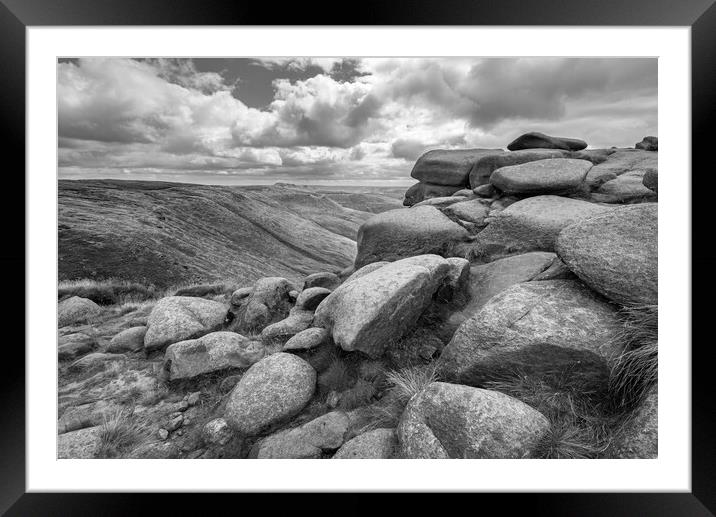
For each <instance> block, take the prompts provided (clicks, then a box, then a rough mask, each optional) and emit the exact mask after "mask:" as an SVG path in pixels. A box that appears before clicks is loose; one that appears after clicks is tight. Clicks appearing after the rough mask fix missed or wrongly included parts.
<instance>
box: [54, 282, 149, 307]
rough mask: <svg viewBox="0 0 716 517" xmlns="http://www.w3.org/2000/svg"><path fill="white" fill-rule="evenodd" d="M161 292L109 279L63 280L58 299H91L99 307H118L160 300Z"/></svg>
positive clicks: (58, 289)
mask: <svg viewBox="0 0 716 517" xmlns="http://www.w3.org/2000/svg"><path fill="white" fill-rule="evenodd" d="M161 295H162V292H161V290H159V289H157V288H156V287H155V286H153V285H143V284H140V283H137V282H130V281H128V280H121V279H116V278H109V279H106V280H92V279H81V280H61V281H60V283H59V285H58V287H57V298H58V299H59V300H62V299H64V298H68V297H70V296H80V297H82V298H89V299H90V300H92V301H93V302H95V303H96V304H98V305H116V304H121V303H125V302H141V301H145V300H152V299H156V298H159V297H160V296H161Z"/></svg>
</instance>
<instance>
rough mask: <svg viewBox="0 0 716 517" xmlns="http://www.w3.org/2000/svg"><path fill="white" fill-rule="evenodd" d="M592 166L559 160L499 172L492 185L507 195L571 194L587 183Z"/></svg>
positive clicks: (586, 163)
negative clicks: (585, 181)
mask: <svg viewBox="0 0 716 517" xmlns="http://www.w3.org/2000/svg"><path fill="white" fill-rule="evenodd" d="M591 168H592V162H589V161H587V160H573V159H570V158H557V159H547V160H538V161H536V162H527V163H523V164H521V165H512V166H509V167H502V168H500V169H497V170H496V171H495V172H493V173H492V176H490V183H492V185H494V186H495V187H496V188H497V189H499V190H500V191H502V192H504V193H506V194H519V195H537V194H571V193H573V192H576V191H577V190H579V188H580V187H581V186H582V184H583V183H584V178H585V177H586V176H587V173H588V172H589V169H591Z"/></svg>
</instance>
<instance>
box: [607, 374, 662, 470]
mask: <svg viewBox="0 0 716 517" xmlns="http://www.w3.org/2000/svg"><path fill="white" fill-rule="evenodd" d="M658 430H659V397H658V393H657V388H656V386H655V387H654V388H653V389H652V390H651V392H650V393H649V395H648V396H647V397H646V399H645V400H644V402H643V403H642V404H641V405H640V406H639V407H638V408H637V409H636V410H635V411H634V414H633V415H631V417H630V418H629V420H627V422H626V424H625V425H624V426H623V427H622V428H621V429H620V430H619V431H618V432H617V433H616V435H615V437H614V440H613V441H612V443H611V444H610V447H609V450H608V451H607V454H606V456H607V457H609V458H627V459H634V458H656V457H657V456H658V453H659V440H658V437H659V436H658V435H659V433H658Z"/></svg>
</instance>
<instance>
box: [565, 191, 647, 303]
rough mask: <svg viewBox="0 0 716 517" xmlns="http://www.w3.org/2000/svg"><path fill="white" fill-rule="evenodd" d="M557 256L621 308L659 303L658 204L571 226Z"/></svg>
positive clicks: (625, 209)
mask: <svg viewBox="0 0 716 517" xmlns="http://www.w3.org/2000/svg"><path fill="white" fill-rule="evenodd" d="M556 248H557V254H558V255H559V256H560V257H561V259H562V260H563V261H564V263H565V264H567V267H569V269H571V270H572V271H573V272H574V274H576V275H577V276H578V277H579V278H580V279H581V280H582V281H584V283H586V284H587V285H588V286H589V287H591V288H592V289H594V290H595V291H597V292H598V293H601V294H603V295H604V296H606V297H607V298H610V299H611V300H613V301H615V302H617V303H619V304H624V305H627V304H656V303H658V258H659V257H658V204H657V203H642V204H639V205H629V206H625V207H619V208H615V209H613V210H612V211H610V212H606V213H604V214H601V215H598V216H595V217H592V218H591V219H587V220H583V221H580V222H578V223H575V224H573V225H571V226H568V227H566V228H565V229H564V230H562V232H561V233H560V234H559V237H558V239H557V246H556Z"/></svg>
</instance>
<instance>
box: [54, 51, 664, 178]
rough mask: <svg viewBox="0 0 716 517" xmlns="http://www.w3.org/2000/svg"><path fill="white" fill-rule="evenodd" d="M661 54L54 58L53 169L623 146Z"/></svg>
mask: <svg viewBox="0 0 716 517" xmlns="http://www.w3.org/2000/svg"><path fill="white" fill-rule="evenodd" d="M656 85H657V61H656V59H614V58H605V59H596V58H430V59H420V58H400V59H397V58H369V59H357V58H350V59H349V58H271V59H266V58H262V59H248V58H236V59H124V58H106V59H105V58H91V59H62V60H60V61H59V62H58V65H57V96H58V125H59V149H58V173H59V177H60V178H125V179H158V180H167V181H185V182H197V183H234V184H262V183H274V182H276V181H288V182H296V183H309V182H310V183H323V184H341V183H345V184H368V183H379V182H387V183H383V184H409V183H411V180H410V178H409V175H410V170H411V168H412V165H413V162H414V161H415V159H416V158H417V157H418V156H419V155H420V154H421V153H422V152H424V151H425V150H427V149H431V148H437V147H439V148H469V147H490V148H492V147H505V146H506V145H507V144H508V143H509V142H510V141H511V140H513V139H514V138H516V137H517V136H519V135H520V134H522V133H525V132H528V131H542V132H544V133H548V134H552V135H557V136H569V137H576V138H582V139H584V140H586V141H587V142H588V143H589V146H590V147H611V146H618V147H627V146H628V147H632V146H633V145H634V144H635V143H636V142H638V141H640V140H641V138H642V137H643V136H645V135H658V132H657V87H656Z"/></svg>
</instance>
